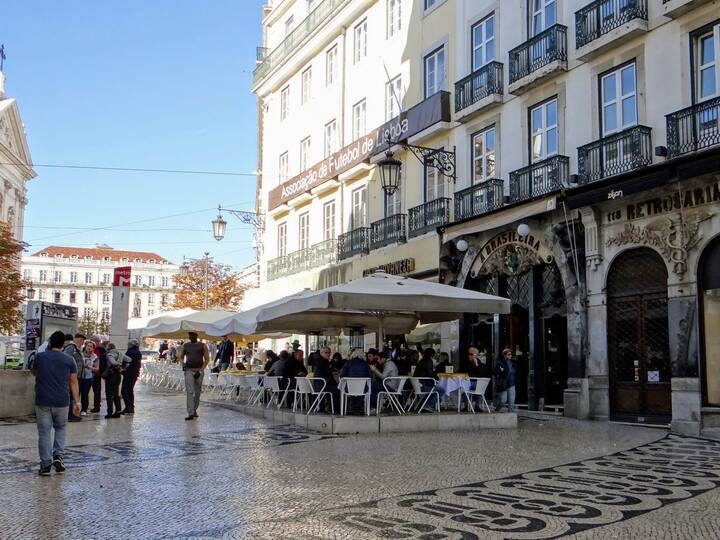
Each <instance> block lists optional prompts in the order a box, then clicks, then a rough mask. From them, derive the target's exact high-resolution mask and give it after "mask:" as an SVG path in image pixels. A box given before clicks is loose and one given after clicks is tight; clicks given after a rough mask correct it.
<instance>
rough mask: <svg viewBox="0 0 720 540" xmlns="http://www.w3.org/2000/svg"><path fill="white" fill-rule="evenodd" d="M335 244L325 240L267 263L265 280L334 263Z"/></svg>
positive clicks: (332, 241) (333, 241)
mask: <svg viewBox="0 0 720 540" xmlns="http://www.w3.org/2000/svg"><path fill="white" fill-rule="evenodd" d="M336 254H337V242H336V241H335V240H325V241H324V242H319V243H317V244H314V245H313V246H311V247H309V248H306V249H300V250H298V251H293V252H292V253H288V254H287V255H285V256H284V257H278V258H276V259H272V260H270V261H268V266H267V279H268V281H272V280H274V279H279V278H281V277H285V276H291V275H293V274H297V273H299V272H304V271H305V270H311V269H313V268H318V267H320V266H323V265H325V264H331V263H334V262H336Z"/></svg>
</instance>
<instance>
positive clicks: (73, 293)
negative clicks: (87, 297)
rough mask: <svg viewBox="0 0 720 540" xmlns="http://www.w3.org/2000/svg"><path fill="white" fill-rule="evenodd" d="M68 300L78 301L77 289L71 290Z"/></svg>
mask: <svg viewBox="0 0 720 540" xmlns="http://www.w3.org/2000/svg"><path fill="white" fill-rule="evenodd" d="M68 300H69V301H70V303H71V304H75V303H76V301H77V291H70V294H69V296H68Z"/></svg>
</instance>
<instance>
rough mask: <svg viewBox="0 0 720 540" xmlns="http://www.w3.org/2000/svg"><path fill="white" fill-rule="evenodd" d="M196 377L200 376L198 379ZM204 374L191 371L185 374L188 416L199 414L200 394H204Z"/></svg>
mask: <svg viewBox="0 0 720 540" xmlns="http://www.w3.org/2000/svg"><path fill="white" fill-rule="evenodd" d="M195 375H199V376H198V377H197V378H196V377H195ZM202 383H203V372H202V371H190V370H187V371H186V372H185V393H186V394H187V412H188V416H192V415H193V414H195V413H196V412H197V409H198V407H199V406H200V393H201V392H202Z"/></svg>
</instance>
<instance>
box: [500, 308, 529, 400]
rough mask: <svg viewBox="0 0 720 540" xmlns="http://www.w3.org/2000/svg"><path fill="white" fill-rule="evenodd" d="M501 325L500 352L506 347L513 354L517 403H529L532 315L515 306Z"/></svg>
mask: <svg viewBox="0 0 720 540" xmlns="http://www.w3.org/2000/svg"><path fill="white" fill-rule="evenodd" d="M503 319H505V320H504V322H505V324H501V326H500V327H501V329H502V333H503V334H504V335H503V339H502V340H501V342H500V350H502V349H504V348H505V347H507V348H509V349H510V350H511V351H512V352H513V357H514V358H515V368H516V369H517V377H516V379H515V380H516V383H515V402H516V403H520V404H527V403H528V373H529V370H530V364H529V362H530V360H529V358H530V313H529V312H528V310H527V309H525V308H524V307H522V306H518V305H514V306H513V307H512V312H511V313H510V315H507V316H505V317H503Z"/></svg>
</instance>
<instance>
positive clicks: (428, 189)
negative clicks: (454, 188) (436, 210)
mask: <svg viewBox="0 0 720 540" xmlns="http://www.w3.org/2000/svg"><path fill="white" fill-rule="evenodd" d="M423 169H424V174H425V202H430V201H434V200H436V199H442V198H443V197H447V196H448V195H449V193H450V189H449V186H448V179H447V176H445V175H444V174H442V173H441V172H440V171H438V170H437V168H436V167H433V166H431V165H425V166H424V167H423Z"/></svg>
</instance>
